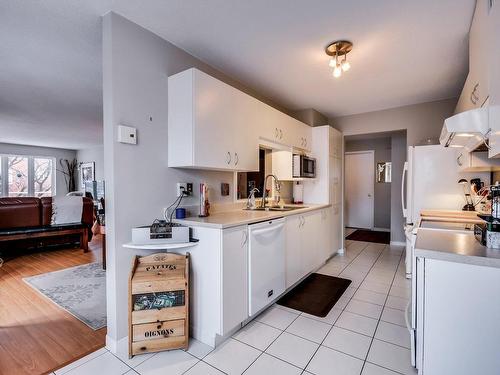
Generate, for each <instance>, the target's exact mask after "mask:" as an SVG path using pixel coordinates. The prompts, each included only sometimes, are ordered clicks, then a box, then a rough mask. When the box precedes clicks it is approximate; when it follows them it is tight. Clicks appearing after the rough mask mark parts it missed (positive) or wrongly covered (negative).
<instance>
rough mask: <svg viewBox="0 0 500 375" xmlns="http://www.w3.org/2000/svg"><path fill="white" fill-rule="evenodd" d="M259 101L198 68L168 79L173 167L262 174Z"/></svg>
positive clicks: (169, 138)
mask: <svg viewBox="0 0 500 375" xmlns="http://www.w3.org/2000/svg"><path fill="white" fill-rule="evenodd" d="M258 103H259V102H258V101H257V100H256V99H255V98H252V97H251V96H249V95H247V94H245V93H243V92H241V91H239V90H237V89H235V88H234V87H231V86H229V85H227V84H225V83H223V82H221V81H219V80H217V79H215V78H213V77H211V76H209V75H208V74H206V73H203V72H201V71H199V70H197V69H194V68H192V69H189V70H186V71H184V72H181V73H178V74H175V75H173V76H171V77H169V79H168V109H169V111H168V117H169V118H168V166H169V167H183V168H198V169H214V170H233V171H237V170H241V171H257V170H258V169H259V164H258V161H259V155H258V152H259V147H258V134H257V133H256V132H255V131H254V130H253V127H254V125H255V117H256V110H257V109H258Z"/></svg>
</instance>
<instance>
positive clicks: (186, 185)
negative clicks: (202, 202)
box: [177, 182, 193, 197]
mask: <svg viewBox="0 0 500 375" xmlns="http://www.w3.org/2000/svg"><path fill="white" fill-rule="evenodd" d="M182 192H185V193H186V194H184V195H193V183H192V182H178V183H177V196H178V197H180V196H181V194H182Z"/></svg>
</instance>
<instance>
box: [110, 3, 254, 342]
mask: <svg viewBox="0 0 500 375" xmlns="http://www.w3.org/2000/svg"><path fill="white" fill-rule="evenodd" d="M191 67H197V68H199V69H200V70H203V71H205V72H207V73H209V74H210V75H212V76H215V77H217V78H218V79H221V80H223V81H225V82H226V83H229V84H232V85H233V86H236V87H238V88H240V89H241V87H240V86H238V84H237V82H235V81H232V80H231V79H229V78H227V77H226V76H224V75H223V74H221V73H220V72H218V71H216V70H214V69H213V68H211V67H209V66H208V65H206V64H204V63H203V62H201V61H199V60H197V59H196V58H194V57H193V56H191V55H189V54H187V53H186V52H184V51H183V50H181V49H179V48H177V47H175V46H174V45H172V44H170V43H168V42H166V41H165V40H163V39H161V38H159V37H158V36H156V35H155V34H153V33H151V32H149V31H147V30H145V29H143V28H141V27H139V26H138V25H136V24H134V23H132V22H130V21H128V20H126V19H125V18H123V17H121V16H119V15H117V14H114V13H108V14H106V15H105V16H104V17H103V99H104V106H103V108H104V179H105V181H106V198H107V199H106V214H107V217H106V224H107V233H108V235H107V236H106V237H107V250H108V254H107V256H108V259H107V260H108V267H107V274H106V278H107V316H108V327H107V345H108V347H109V348H110V349H111V350H114V351H116V350H119V351H121V350H126V343H127V341H126V336H127V334H128V331H127V329H128V328H127V327H128V325H127V298H128V297H127V296H128V290H127V288H128V285H127V281H128V276H129V272H130V266H131V261H132V257H133V256H134V255H136V254H137V255H143V254H146V253H141V252H138V251H133V250H130V249H126V248H123V247H122V245H123V244H124V243H126V242H129V241H130V236H131V228H132V227H134V226H138V225H145V224H149V223H151V222H152V221H153V220H154V219H155V218H158V217H161V215H162V210H163V208H164V207H166V206H168V205H169V204H170V203H171V202H172V201H173V200H174V199H175V198H176V197H175V184H176V182H193V183H194V184H195V185H194V187H195V189H194V190H195V191H197V186H198V184H199V183H200V182H206V183H208V185H209V187H210V188H211V189H210V192H209V195H210V200H211V202H215V203H230V202H232V197H233V192H232V191H231V192H230V195H229V196H228V197H222V196H221V195H220V183H221V182H225V183H229V184H230V189H233V188H234V187H233V174H232V173H231V172H209V171H195V170H188V169H174V168H168V167H167V137H168V134H167V119H168V108H167V95H168V87H167V78H168V76H170V75H172V74H175V73H178V72H180V71H183V70H185V69H188V68H191ZM245 91H247V92H249V90H245ZM150 117H152V121H150ZM118 124H125V125H129V126H134V127H136V128H137V134H138V137H137V138H138V144H137V145H125V144H120V143H117V142H116V141H115V139H116V129H117V125H118ZM197 203H198V196H195V197H194V198H190V199H188V200H187V201H186V205H192V204H197Z"/></svg>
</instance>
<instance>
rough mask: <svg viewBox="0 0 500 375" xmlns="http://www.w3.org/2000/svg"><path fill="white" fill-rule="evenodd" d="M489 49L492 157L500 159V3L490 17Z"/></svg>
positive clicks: (496, 2) (497, 3)
mask: <svg viewBox="0 0 500 375" xmlns="http://www.w3.org/2000/svg"><path fill="white" fill-rule="evenodd" d="M488 18H489V19H488V26H489V32H488V35H489V37H490V39H489V48H488V52H489V55H488V61H489V69H488V79H489V85H488V87H489V92H490V97H489V106H488V110H489V124H490V128H491V134H490V147H491V149H490V150H489V156H490V157H500V68H499V67H500V47H499V46H500V1H499V0H497V1H495V2H494V5H493V7H492V8H491V9H490V13H489V16H488Z"/></svg>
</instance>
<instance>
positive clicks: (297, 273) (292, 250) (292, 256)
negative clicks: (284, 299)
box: [285, 215, 307, 288]
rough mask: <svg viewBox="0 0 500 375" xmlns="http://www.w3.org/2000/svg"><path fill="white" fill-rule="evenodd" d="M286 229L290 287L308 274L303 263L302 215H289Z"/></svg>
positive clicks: (286, 272)
mask: <svg viewBox="0 0 500 375" xmlns="http://www.w3.org/2000/svg"><path fill="white" fill-rule="evenodd" d="M285 231H286V241H285V244H286V257H285V260H286V262H285V263H286V268H285V275H286V287H287V288H289V287H291V286H292V285H293V284H295V283H296V282H297V281H299V280H300V279H301V278H302V277H304V276H305V275H306V274H307V270H306V268H305V267H304V264H303V259H302V257H303V251H302V240H301V238H302V216H301V215H293V216H288V217H287V218H286V220H285Z"/></svg>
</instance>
